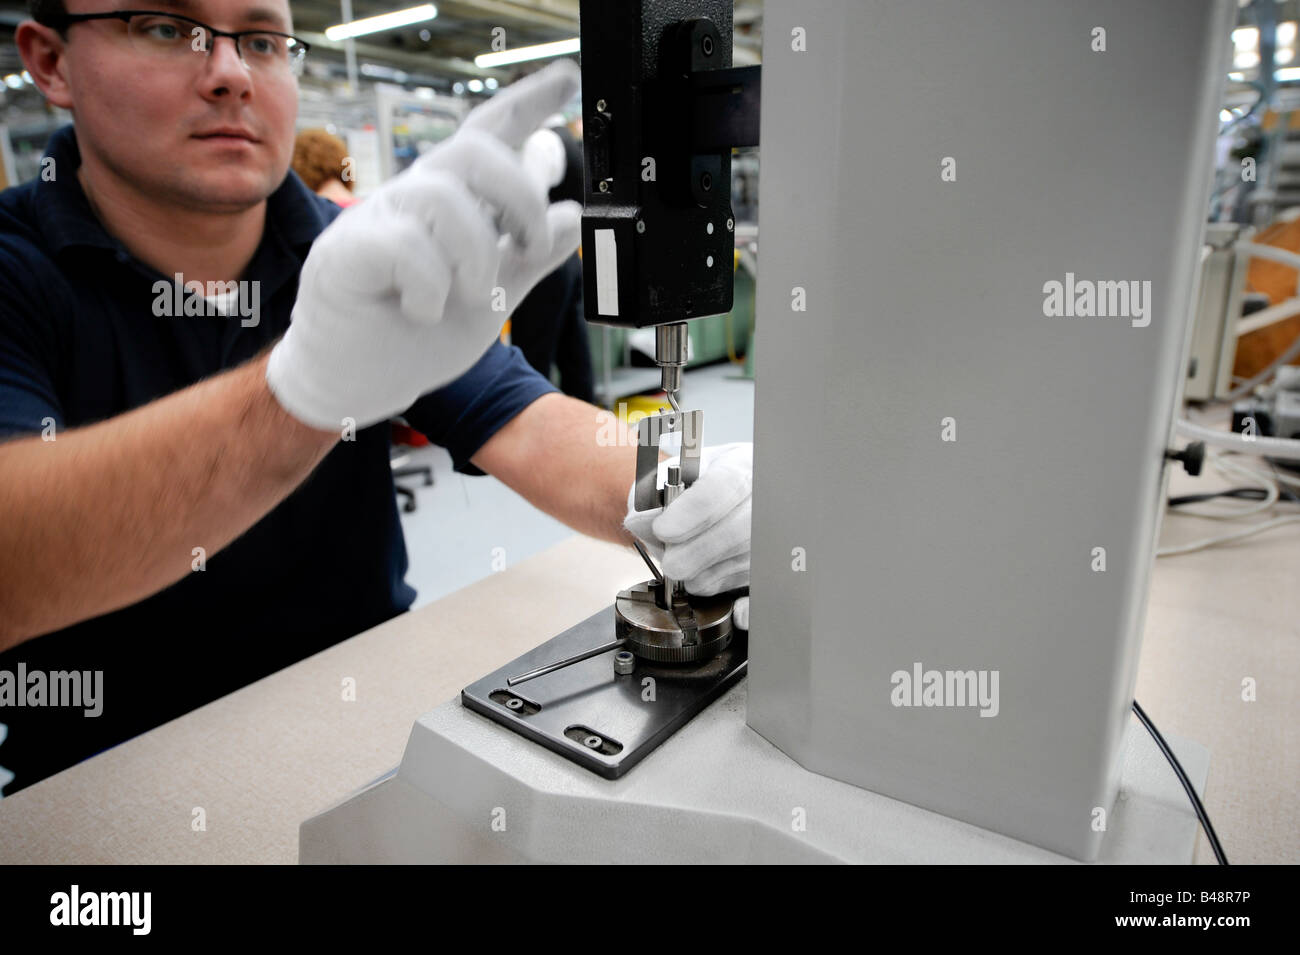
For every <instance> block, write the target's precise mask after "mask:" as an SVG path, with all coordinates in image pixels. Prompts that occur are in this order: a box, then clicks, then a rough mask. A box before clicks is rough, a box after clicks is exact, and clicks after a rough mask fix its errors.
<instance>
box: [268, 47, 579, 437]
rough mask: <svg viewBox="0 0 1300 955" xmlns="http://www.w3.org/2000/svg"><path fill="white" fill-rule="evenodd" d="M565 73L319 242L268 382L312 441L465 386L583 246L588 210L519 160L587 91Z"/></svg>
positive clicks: (513, 98) (503, 106) (492, 107)
mask: <svg viewBox="0 0 1300 955" xmlns="http://www.w3.org/2000/svg"><path fill="white" fill-rule="evenodd" d="M579 75H580V74H579V70H578V68H577V66H576V65H575V64H573V63H572V62H571V61H568V60H561V61H559V62H557V63H554V64H552V65H551V66H549V67H547V68H546V69H544V70H541V71H539V72H538V73H536V74H534V75H533V76H530V77H528V78H526V79H523V80H520V81H519V82H517V83H514V84H513V85H511V86H510V87H509V88H508V89H506V90H503V91H502V92H501V93H499V94H497V95H496V96H495V97H493V98H492V99H491V100H489V101H488V102H487V103H484V104H483V105H481V106H479V107H478V108H477V109H475V110H473V111H472V112H471V113H470V114H469V115H468V116H467V117H466V118H465V121H464V122H463V123H462V124H461V126H460V128H459V129H458V130H457V131H456V132H455V133H454V134H453V135H452V136H451V137H449V138H448V139H446V140H444V141H443V142H441V143H439V144H438V145H437V146H435V147H434V148H433V149H432V150H430V151H429V152H428V153H426V154H425V155H423V156H421V157H420V158H419V159H417V160H416V161H415V163H414V164H413V165H412V166H411V167H410V168H409V169H407V170H406V171H405V172H403V173H401V174H400V175H398V176H397V177H395V178H394V179H392V180H390V181H389V182H387V183H385V184H384V185H383V186H382V187H381V188H380V189H378V190H377V191H376V192H375V193H374V194H372V195H371V196H370V197H369V198H367V199H366V200H365V201H363V202H361V203H359V204H357V205H355V206H352V207H351V208H349V209H348V210H347V211H346V212H344V213H343V214H342V215H340V216H339V217H338V218H337V219H336V220H335V221H334V222H333V223H331V225H330V226H329V227H328V228H327V229H326V230H325V231H324V232H322V233H321V235H320V236H319V237H318V238H317V239H316V241H315V243H314V244H313V246H312V249H311V252H310V253H309V254H308V256H307V261H306V262H305V263H304V265H303V268H302V274H301V276H300V278H299V286H298V298H297V301H296V302H295V303H294V308H293V320H292V322H291V324H290V326H289V330H288V331H287V332H286V333H285V335H284V337H283V338H282V339H281V340H280V342H279V343H278V344H277V345H276V346H275V348H274V349H273V350H272V352H271V357H270V360H269V362H268V364H267V369H266V380H267V384H268V385H269V386H270V389H271V392H272V393H273V394H274V395H275V397H276V399H277V400H278V401H279V402H280V404H281V405H283V406H284V408H285V409H286V410H287V411H288V412H289V413H290V414H292V415H293V416H294V417H296V418H298V419H299V420H300V421H303V422H305V423H306V424H308V425H311V426H312V427H315V428H320V429H322V430H335V429H338V428H340V427H341V426H343V424H344V419H351V420H352V421H353V422H355V424H356V426H357V427H359V428H361V427H366V426H367V425H370V424H374V423H376V422H379V421H382V420H384V419H385V418H389V417H392V416H394V415H397V414H400V413H401V412H403V411H405V410H406V409H407V408H409V407H410V406H411V405H412V404H413V403H414V402H415V400H416V399H417V398H419V397H420V395H422V394H425V393H427V392H429V391H433V390H434V389H435V388H439V387H441V386H442V385H445V384H447V383H448V382H450V381H453V380H454V379H456V378H458V377H459V376H460V375H462V374H464V373H465V372H466V371H468V370H469V368H470V367H471V366H472V365H473V364H474V363H475V362H476V361H478V359H479V358H480V357H482V355H483V353H484V352H485V351H486V350H487V348H488V347H489V346H490V345H491V344H492V341H493V340H494V339H495V338H496V337H497V335H498V334H499V333H500V331H501V326H502V325H503V324H504V323H505V320H506V318H507V317H508V316H509V314H510V313H511V312H513V311H514V310H515V308H516V306H518V305H519V303H520V302H521V301H522V300H523V298H524V296H525V295H526V294H527V293H528V291H529V290H530V289H532V287H533V286H534V285H536V284H537V282H538V281H539V280H540V279H541V278H542V277H543V276H545V275H547V274H548V273H550V272H552V271H554V270H555V269H556V268H557V267H559V265H560V263H561V262H563V261H564V260H565V259H566V258H568V256H570V255H572V254H573V251H574V250H575V249H576V248H577V247H578V243H579V236H580V224H581V216H582V207H581V206H580V205H579V204H578V203H576V202H557V203H554V204H553V205H550V206H549V207H548V205H547V189H548V188H549V184H545V183H543V181H542V179H541V177H540V175H539V174H537V173H534V172H533V171H532V170H530V169H529V168H528V166H527V165H525V163H524V161H523V160H522V159H521V157H520V155H519V154H518V152H516V150H518V149H520V147H521V146H522V145H523V143H524V141H525V140H526V139H527V137H528V136H529V134H530V133H532V132H533V130H535V129H536V128H537V127H538V125H539V124H541V122H542V121H543V120H545V119H546V118H547V117H548V116H550V115H551V114H552V113H555V112H557V111H558V110H559V109H560V108H561V107H563V106H564V104H565V103H567V102H568V101H569V100H570V99H572V98H573V96H574V94H575V93H576V92H577V90H578V82H579Z"/></svg>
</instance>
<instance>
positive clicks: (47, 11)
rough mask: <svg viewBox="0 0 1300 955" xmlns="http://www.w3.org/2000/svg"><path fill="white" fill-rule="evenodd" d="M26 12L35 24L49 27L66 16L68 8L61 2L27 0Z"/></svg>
mask: <svg viewBox="0 0 1300 955" xmlns="http://www.w3.org/2000/svg"><path fill="white" fill-rule="evenodd" d="M27 12H28V13H29V14H30V15H31V18H32V19H33V20H35V21H36V22H37V23H43V24H45V25H46V26H50V25H51V24H54V23H57V22H58V21H60V20H61V19H63V17H65V16H67V13H68V8H67V7H66V6H65V5H64V3H63V0H27Z"/></svg>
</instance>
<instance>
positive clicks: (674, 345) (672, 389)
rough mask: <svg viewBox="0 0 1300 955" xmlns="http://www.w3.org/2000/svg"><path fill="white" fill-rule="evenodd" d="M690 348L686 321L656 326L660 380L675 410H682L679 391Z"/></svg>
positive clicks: (656, 359)
mask: <svg viewBox="0 0 1300 955" xmlns="http://www.w3.org/2000/svg"><path fill="white" fill-rule="evenodd" d="M689 348H690V331H689V329H688V328H687V327H686V323H685V322H674V323H673V324H671V325H656V326H655V363H656V364H658V365H659V368H660V380H661V381H662V382H663V389H664V392H665V394H667V395H668V403H669V404H670V405H672V408H673V410H674V411H681V410H682V409H681V408H680V407H678V405H677V392H679V391H681V390H682V369H683V368H685V367H686V356H687V355H688V354H689Z"/></svg>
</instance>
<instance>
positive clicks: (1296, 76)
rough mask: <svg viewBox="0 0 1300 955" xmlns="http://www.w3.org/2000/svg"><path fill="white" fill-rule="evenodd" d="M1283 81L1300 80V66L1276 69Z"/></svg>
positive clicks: (1275, 74)
mask: <svg viewBox="0 0 1300 955" xmlns="http://www.w3.org/2000/svg"><path fill="white" fill-rule="evenodd" d="M1273 75H1274V76H1276V77H1277V78H1278V79H1279V80H1281V81H1282V82H1283V83H1290V82H1291V81H1292V80H1300V66H1288V67H1287V68H1286V69H1285V70H1276V71H1274V73H1273Z"/></svg>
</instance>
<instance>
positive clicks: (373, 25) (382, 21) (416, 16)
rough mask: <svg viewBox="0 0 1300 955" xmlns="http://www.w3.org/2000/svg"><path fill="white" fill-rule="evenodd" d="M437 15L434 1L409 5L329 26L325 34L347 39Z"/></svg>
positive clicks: (332, 37)
mask: <svg viewBox="0 0 1300 955" xmlns="http://www.w3.org/2000/svg"><path fill="white" fill-rule="evenodd" d="M437 15H438V8H437V7H435V6H434V5H433V4H432V3H423V4H421V5H420V6H418V7H408V8H407V9H405V10H395V11H393V12H392V13H381V14H379V16H377V17H366V18H365V19H364V20H353V21H351V22H350V23H340V24H338V25H337V26H332V27H329V28H328V29H327V30H326V31H325V36H326V37H327V38H329V39H331V40H346V39H348V38H350V37H354V36H365V35H366V34H367V33H378V32H379V31H380V30H393V29H396V28H397V27H404V26H410V25H411V24H412V23H423V22H424V21H425V20H432V19H433V18H434V17H436V16H437Z"/></svg>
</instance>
